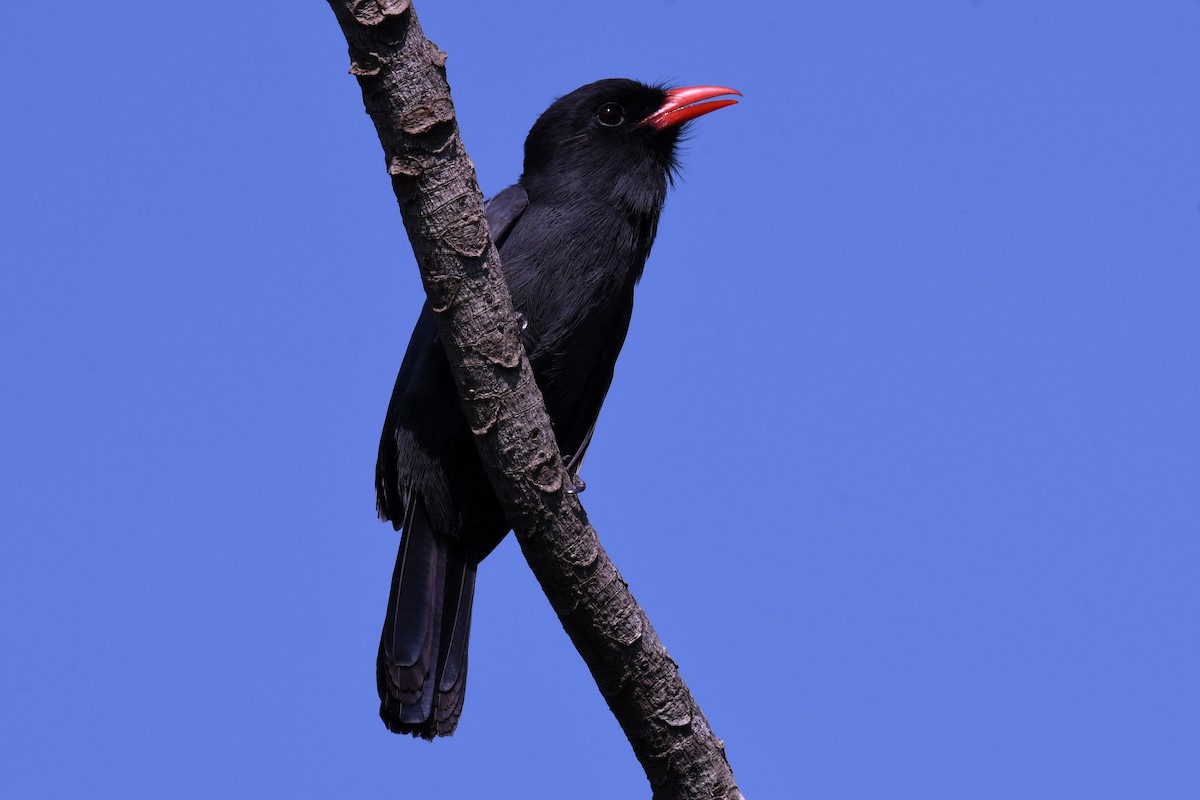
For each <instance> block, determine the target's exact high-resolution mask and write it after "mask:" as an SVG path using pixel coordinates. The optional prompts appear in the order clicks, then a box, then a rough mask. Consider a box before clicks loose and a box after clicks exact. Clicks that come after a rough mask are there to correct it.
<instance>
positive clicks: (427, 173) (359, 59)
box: [329, 0, 741, 800]
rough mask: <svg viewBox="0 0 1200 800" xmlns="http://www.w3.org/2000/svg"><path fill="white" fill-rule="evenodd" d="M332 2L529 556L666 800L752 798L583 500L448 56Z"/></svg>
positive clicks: (391, 23) (371, 0)
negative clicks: (559, 439) (528, 352)
mask: <svg viewBox="0 0 1200 800" xmlns="http://www.w3.org/2000/svg"><path fill="white" fill-rule="evenodd" d="M329 3H330V6H332V8H333V11H334V14H335V15H336V16H337V19H338V22H339V24H340V25H341V28H342V31H343V33H345V35H346V41H347V42H348V44H349V46H350V61H351V65H350V72H351V73H352V74H354V75H356V76H357V77H358V81H359V84H360V86H361V88H362V93H363V102H364V104H365V105H366V109H367V112H368V113H369V114H370V116H371V119H372V120H373V121H374V123H375V128H376V130H377V132H378V133H379V140H380V142H381V144H382V145H383V151H384V156H385V160H386V163H387V169H388V174H389V175H390V176H391V178H392V188H393V189H394V190H395V193H396V199H397V200H398V201H399V204H400V214H401V216H402V217H403V220H404V226H405V228H406V230H407V231H408V236H409V240H410V241H411V243H412V247H413V253H414V255H415V256H416V260H417V264H418V266H419V268H420V271H421V279H422V281H423V283H424V286H425V291H426V293H427V294H428V296H429V300H430V304H431V305H432V307H433V309H434V310H435V311H436V312H438V313H437V318H438V320H437V322H438V331H439V333H440V334H441V340H442V342H443V345H444V346H445V349H446V355H447V358H448V360H449V362H450V368H451V370H452V372H453V374H454V379H455V381H456V382H457V384H458V388H459V394H460V398H461V400H462V407H463V411H464V413H465V414H466V418H467V420H468V422H469V423H470V425H471V428H472V430H473V431H474V432H475V434H476V439H475V440H476V444H477V445H478V449H479V455H480V458H481V459H482V461H483V464H484V467H485V469H486V471H487V474H488V477H489V478H490V480H491V482H492V485H493V488H494V489H495V492H496V496H497V498H499V500H500V503H501V505H502V506H503V508H504V512H505V514H506V515H507V517H508V520H509V522H510V523H511V524H512V526H513V529H514V530H515V532H516V535H517V539H518V541H519V542H520V545H521V551H522V552H523V553H524V555H525V558H526V560H527V561H528V562H529V566H530V568H531V569H532V570H533V573H534V575H535V576H536V577H537V580H538V582H539V583H540V584H541V586H542V589H543V591H545V593H546V596H547V598H549V600H550V604H551V605H552V606H553V608H554V611H555V613H557V614H558V618H559V620H560V621H561V622H562V625H563V628H565V629H566V631H567V634H568V635H569V636H570V637H571V641H572V642H574V644H575V647H576V649H577V650H578V651H579V653H580V655H581V656H582V657H583V659H584V661H585V662H586V663H587V665H588V669H590V670H591V673H592V676H593V677H594V678H595V680H596V684H597V686H598V687H599V688H600V692H601V693H602V694H603V695H604V698H605V700H606V701H607V702H608V705H609V708H610V709H611V710H612V712H613V714H614V715H615V716H616V718H617V721H618V722H619V723H620V725H621V728H622V729H623V730H624V731H625V735H626V736H627V737H628V738H629V742H630V744H631V745H632V746H633V750H634V753H635V755H636V756H637V758H638V761H640V762H641V764H642V767H643V768H644V769H645V771H646V777H647V778H648V779H649V781H650V785H651V787H652V788H653V792H654V797H655V798H656V800H677V799H678V800H683V799H684V798H687V799H688V800H691V799H692V798H696V799H699V798H704V799H705V800H711V799H712V798H728V799H729V800H735V799H737V798H741V793H740V792H739V790H738V788H737V785H736V784H735V783H734V780H733V773H732V771H731V770H730V768H729V764H728V761H727V760H726V758H725V750H724V743H723V742H721V740H720V739H718V738H717V737H716V736H715V735H714V734H713V732H712V730H711V729H710V728H709V726H708V721H707V720H706V719H705V718H704V715H703V713H701V711H700V708H699V707H698V706H697V705H696V701H695V700H694V699H693V698H692V695H691V693H690V692H689V691H688V688H687V686H686V685H685V684H684V682H683V679H682V678H681V677H680V675H679V670H678V668H677V667H676V665H675V662H674V661H672V660H671V657H670V656H669V655H668V654H667V651H666V648H665V647H664V646H663V644H662V642H661V640H659V638H658V635H657V634H656V633H655V631H654V628H653V627H652V626H651V625H650V621H649V620H648V619H647V618H646V615H645V613H644V612H643V611H642V609H641V608H640V607H639V606H638V604H637V602H636V601H635V600H634V599H633V596H632V595H631V594H630V592H629V588H628V586H627V584H626V583H625V581H624V580H623V579H622V578H621V575H620V574H619V573H618V572H617V569H616V567H615V566H614V565H613V563H612V561H611V560H610V559H609V558H608V555H607V554H606V553H605V552H604V549H603V548H602V547H601V546H600V542H599V540H598V539H597V537H596V532H595V531H594V530H593V529H592V527H591V526H590V525H589V524H588V522H587V516H586V514H585V513H584V511H583V508H582V506H581V505H580V504H579V500H578V497H577V496H576V495H575V494H574V493H572V492H571V491H570V488H571V485H570V480H569V479H568V478H567V473H566V469H565V468H564V465H563V462H562V457H561V455H560V453H559V450H558V445H557V443H556V441H555V439H554V433H553V430H552V428H551V426H550V419H549V417H548V416H547V414H546V410H545V405H544V404H543V402H542V396H541V392H540V391H539V390H538V387H537V384H536V383H535V382H534V378H533V372H532V370H531V368H530V366H529V361H528V359H527V358H526V356H525V351H524V348H523V347H522V346H521V343H520V338H519V333H518V325H517V315H516V313H515V312H514V310H513V306H512V300H511V298H510V297H509V294H508V289H507V287H506V286H505V283H504V279H503V274H502V273H501V270H500V259H499V256H498V255H497V252H496V248H495V246H494V244H493V243H492V241H491V237H490V235H489V233H488V228H487V221H486V217H485V216H484V212H483V200H482V196H481V195H480V191H479V186H478V183H477V180H476V177H475V170H474V166H473V165H472V163H471V161H470V159H469V158H468V157H467V153H466V150H465V149H464V148H463V144H462V140H461V138H460V137H459V133H458V125H457V123H456V121H455V116H454V107H453V105H452V103H451V101H450V89H449V86H448V85H447V83H446V73H445V62H446V55H445V54H444V53H442V52H441V51H440V50H438V49H437V47H436V46H434V45H433V44H432V43H431V42H429V41H428V40H426V39H425V37H424V35H423V33H422V32H421V27H420V24H419V23H418V21H417V17H416V14H415V12H414V10H413V9H412V8H411V5H410V3H409V2H408V0H329Z"/></svg>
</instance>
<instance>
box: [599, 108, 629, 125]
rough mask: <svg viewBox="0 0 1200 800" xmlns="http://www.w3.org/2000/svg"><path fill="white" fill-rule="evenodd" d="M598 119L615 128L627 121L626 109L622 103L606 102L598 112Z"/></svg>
mask: <svg viewBox="0 0 1200 800" xmlns="http://www.w3.org/2000/svg"><path fill="white" fill-rule="evenodd" d="M596 119H598V120H600V124H601V125H603V126H604V127H606V128H615V127H617V126H618V125H620V124H621V123H622V122H624V121H625V109H623V108H621V104H620V103H605V104H604V105H602V106H600V110H599V111H597V112H596Z"/></svg>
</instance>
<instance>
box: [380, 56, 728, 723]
mask: <svg viewBox="0 0 1200 800" xmlns="http://www.w3.org/2000/svg"><path fill="white" fill-rule="evenodd" d="M731 93H734V92H732V90H729V89H724V88H721V87H693V88H689V89H675V90H668V89H666V88H663V87H658V86H648V85H645V84H641V83H638V82H636V81H631V80H623V79H612V80H604V81H599V82H597V83H593V84H589V85H588V86H584V87H582V88H580V89H577V90H576V91H574V92H572V93H570V94H568V95H566V96H565V97H562V98H560V99H559V100H557V101H556V102H555V103H554V104H553V105H551V106H550V108H549V109H547V110H546V112H545V113H543V114H542V115H541V117H540V118H539V119H538V121H537V122H536V123H535V124H534V126H533V128H532V130H530V132H529V137H528V138H527V140H526V142H525V168H524V172H523V173H522V175H521V178H520V181H519V182H518V183H517V184H516V185H515V186H511V187H509V188H508V189H505V190H504V191H503V192H501V193H500V194H498V195H496V196H495V197H494V198H492V199H491V200H490V201H489V202H488V203H487V215H488V224H489V227H490V228H491V232H492V238H493V239H494V240H495V242H496V244H497V246H498V247H499V249H500V258H501V263H502V267H503V271H504V277H505V281H506V283H507V284H508V288H509V291H510V292H511V293H512V298H513V304H514V306H515V307H516V309H517V310H518V312H519V313H521V314H522V315H523V316H524V319H525V322H526V325H525V328H524V330H523V331H522V343H523V344H524V346H525V349H526V352H527V354H528V356H529V360H530V363H531V364H532V367H533V372H534V376H535V378H536V380H537V382H538V386H539V387H540V389H541V391H542V394H543V396H544V398H545V401H546V408H547V411H548V412H549V414H550V419H551V421H552V423H553V426H554V432H555V436H556V437H557V439H558V444H559V448H560V449H561V451H562V453H563V457H564V460H565V461H566V462H567V464H568V469H570V470H571V471H572V472H574V471H575V470H577V469H578V465H579V461H580V460H581V458H582V456H583V453H584V451H585V450H586V449H587V446H588V442H589V441H590V439H591V434H592V430H593V427H594V425H595V422H596V418H597V416H598V415H599V413H600V406H601V404H602V403H603V401H604V397H605V394H607V392H608V387H609V385H610V383H611V382H612V377H613V367H614V365H615V364H616V359H617V354H618V353H619V352H620V350H621V346H622V344H623V343H624V341H625V334H626V331H627V330H628V328H629V319H630V314H631V313H632V311H633V290H634V285H635V284H636V283H637V281H638V279H639V278H640V277H641V274H642V268H643V267H644V265H645V262H646V257H647V255H648V254H649V252H650V247H651V245H652V244H653V242H654V236H655V232H656V230H657V227H658V219H659V214H660V212H661V210H662V206H663V201H664V200H665V198H666V192H667V185H668V182H669V180H670V178H671V175H672V172H673V170H674V168H675V164H676V161H675V157H676V144H677V141H678V138H679V133H680V130H681V127H682V125H683V124H684V123H686V122H687V121H688V120H690V119H694V118H695V117H697V116H700V115H701V114H704V113H707V112H708V111H711V110H713V109H715V108H720V107H722V106H725V105H729V104H730V103H732V102H734V101H733V100H728V99H726V100H716V101H710V102H699V101H701V100H708V99H710V98H713V97H716V96H719V95H722V94H731ZM376 496H377V500H378V509H379V515H380V517H381V518H382V519H385V520H390V521H391V522H392V524H393V525H394V526H395V527H396V528H397V529H403V534H402V537H401V542H400V549H399V553H398V554H397V560H396V568H395V573H394V575H393V577H392V587H391V592H390V595H389V597H388V610H387V616H386V618H385V621H384V626H383V636H382V639H381V642H380V646H379V657H378V665H377V666H378V671H377V677H378V688H379V697H380V716H381V717H382V718H383V721H384V723H385V724H386V725H387V727H388V728H389V729H390V730H392V731H394V732H397V733H411V734H413V735H416V736H422V737H425V738H430V739H431V738H433V737H434V736H441V735H448V734H450V733H452V732H453V731H454V728H455V726H456V725H457V723H458V718H459V715H460V714H461V712H462V704H463V695H464V691H465V688H466V669H467V639H468V636H469V633H470V625H471V604H472V600H473V596H474V589H475V570H476V567H477V565H478V564H479V562H480V561H481V560H482V559H483V558H484V557H485V556H486V555H487V554H488V553H490V552H491V551H492V549H493V548H495V546H496V545H497V544H499V542H500V541H501V539H503V538H504V536H505V535H506V534H507V533H508V530H509V525H508V523H507V522H506V521H505V518H504V514H503V512H502V511H501V509H500V505H499V503H498V502H497V500H496V498H495V496H494V494H493V493H492V489H491V485H490V484H489V483H488V479H487V476H486V475H485V474H484V471H483V468H482V465H481V464H480V462H479V458H478V455H477V454H476V451H475V445H474V442H473V441H472V434H471V432H470V430H469V428H468V427H467V424H466V421H465V419H464V417H463V414H462V411H461V409H460V405H459V400H458V394H457V390H456V388H455V385H454V381H453V379H452V377H451V375H450V370H449V367H448V365H447V363H446V358H445V353H444V351H443V350H442V345H441V343H440V341H439V340H438V338H437V328H436V325H435V320H434V317H433V311H432V310H431V309H430V307H429V304H428V302H427V303H426V304H425V306H424V308H422V310H421V314H420V317H419V318H418V320H417V324H416V328H415V330H414V331H413V335H412V339H411V340H410V342H409V345H408V351H407V352H406V353H405V356H404V361H403V363H402V365H401V367H400V373H399V375H398V377H397V379H396V387H395V390H394V391H393V393H392V399H391V403H390V405H389V407H388V412H387V418H386V420H385V422H384V427H383V435H382V438H381V441H380V445H379V460H378V462H377V465H376Z"/></svg>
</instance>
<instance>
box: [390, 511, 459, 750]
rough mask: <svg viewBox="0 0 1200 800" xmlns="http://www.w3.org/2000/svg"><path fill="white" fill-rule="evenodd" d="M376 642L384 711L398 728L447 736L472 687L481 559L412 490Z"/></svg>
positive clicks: (427, 736) (398, 730) (423, 734)
mask: <svg viewBox="0 0 1200 800" xmlns="http://www.w3.org/2000/svg"><path fill="white" fill-rule="evenodd" d="M406 511H407V512H408V513H407V515H406V519H405V521H404V532H403V534H402V535H401V537H400V551H399V553H398V554H397V555H396V570H395V572H394V573H393V574H392V589H391V592H390V593H389V595H388V608H387V616H386V617H385V618H384V622H383V636H382V638H381V640H380V642H379V658H378V661H377V663H376V681H377V683H378V687H379V716H380V717H381V718H382V719H383V722H384V724H385V725H387V727H388V730H390V731H392V732H393V733H411V734H412V735H413V736H420V737H422V738H424V739H432V738H434V737H435V736H449V735H450V734H452V733H454V729H455V727H456V726H457V725H458V718H459V716H460V715H461V714H462V706H463V696H464V694H465V692H466V688H467V638H468V636H469V635H470V632H471V602H472V600H473V599H474V596H475V568H476V565H475V563H473V562H472V561H470V560H469V559H468V558H467V557H466V553H465V552H464V550H463V548H462V546H461V545H460V544H459V543H458V542H457V541H453V540H447V539H446V538H445V537H442V536H438V535H436V534H435V533H434V532H433V528H432V526H431V525H430V524H429V518H428V516H427V515H426V513H425V509H424V506H423V504H422V501H421V499H420V498H419V497H416V496H413V497H411V501H410V503H409V507H408V508H407V509H406Z"/></svg>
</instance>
